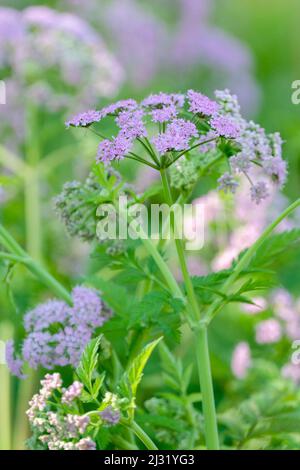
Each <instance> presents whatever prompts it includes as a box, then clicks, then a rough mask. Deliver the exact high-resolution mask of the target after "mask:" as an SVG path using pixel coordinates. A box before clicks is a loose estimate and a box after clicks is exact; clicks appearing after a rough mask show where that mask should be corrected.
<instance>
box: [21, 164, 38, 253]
mask: <svg viewBox="0 0 300 470" xmlns="http://www.w3.org/2000/svg"><path fill="white" fill-rule="evenodd" d="M24 196H25V199H24V201H25V224H26V248H27V251H28V253H29V254H30V256H32V257H33V258H34V259H36V260H38V261H40V260H41V259H42V237H41V218H40V213H41V210H40V189H39V179H38V174H37V170H36V169H35V168H30V169H28V171H27V172H26V174H25V175H24Z"/></svg>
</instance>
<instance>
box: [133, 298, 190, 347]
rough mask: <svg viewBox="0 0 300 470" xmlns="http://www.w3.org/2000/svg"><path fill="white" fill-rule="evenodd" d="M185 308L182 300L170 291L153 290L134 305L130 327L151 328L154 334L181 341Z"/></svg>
mask: <svg viewBox="0 0 300 470" xmlns="http://www.w3.org/2000/svg"><path fill="white" fill-rule="evenodd" d="M183 308H184V307H183V303H182V301H181V300H180V299H174V298H173V297H172V296H171V295H170V294H169V293H168V292H161V291H159V292H158V291H153V292H151V293H149V294H146V295H145V297H144V298H143V299H142V300H141V302H139V303H136V304H135V305H134V306H133V307H132V309H131V312H130V318H129V323H128V328H131V329H134V328H138V329H140V328H141V327H142V328H144V329H146V328H149V329H151V330H152V334H153V336H160V335H163V336H164V337H166V338H169V339H170V340H172V341H173V342H174V340H175V341H179V339H180V326H181V321H180V315H181V313H182V311H183Z"/></svg>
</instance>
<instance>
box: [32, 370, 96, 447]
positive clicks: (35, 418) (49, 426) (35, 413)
mask: <svg viewBox="0 0 300 470" xmlns="http://www.w3.org/2000/svg"><path fill="white" fill-rule="evenodd" d="M41 385H42V387H41V389H40V391H39V393H37V394H36V395H34V396H33V397H32V399H31V400H30V402H29V409H28V410H27V412H26V414H27V417H28V419H29V422H30V424H31V426H32V428H33V429H34V430H35V432H36V434H37V436H38V441H39V443H40V444H42V445H44V446H46V448H47V449H48V450H96V444H95V442H94V441H93V440H92V439H91V438H90V437H89V436H87V435H86V432H87V430H88V426H89V424H90V418H89V416H88V415H87V414H83V415H80V414H78V413H79V411H78V406H77V403H76V399H77V398H78V397H79V396H80V393H79V390H80V392H81V390H82V388H83V385H82V384H79V382H74V383H73V384H71V385H70V387H69V388H68V389H67V390H65V389H63V388H62V379H61V376H60V374H58V373H54V374H52V375H51V374H47V375H46V376H45V378H44V379H43V380H41ZM70 390H74V391H75V390H76V391H77V392H76V393H73V392H72V394H70V392H69V397H68V400H64V398H65V396H66V393H68V391H70ZM53 392H56V396H57V394H59V395H61V397H62V399H61V402H62V403H65V404H67V405H68V410H67V411H65V408H61V409H60V408H59V407H58V406H56V407H55V411H53V407H52V405H51V398H52V395H53ZM71 395H72V396H71Z"/></svg>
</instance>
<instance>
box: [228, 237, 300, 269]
mask: <svg viewBox="0 0 300 470" xmlns="http://www.w3.org/2000/svg"><path fill="white" fill-rule="evenodd" d="M296 247H297V248H300V229H293V230H289V231H285V232H280V233H277V234H275V235H272V236H270V237H268V238H267V240H266V241H265V242H264V243H263V244H262V245H261V246H260V248H259V249H258V250H257V251H256V253H255V255H254V256H253V258H252V260H251V261H250V264H249V266H248V268H269V267H270V266H272V265H277V264H278V262H279V261H280V257H281V256H282V255H283V256H284V258H285V260H286V256H287V254H288V252H291V250H293V249H295V248H296ZM246 251H247V250H245V251H243V252H242V253H240V255H239V257H238V259H237V260H235V261H234V263H233V267H234V266H235V264H236V263H237V261H238V260H239V259H240V258H241V256H242V255H243V254H244V253H245V252H246Z"/></svg>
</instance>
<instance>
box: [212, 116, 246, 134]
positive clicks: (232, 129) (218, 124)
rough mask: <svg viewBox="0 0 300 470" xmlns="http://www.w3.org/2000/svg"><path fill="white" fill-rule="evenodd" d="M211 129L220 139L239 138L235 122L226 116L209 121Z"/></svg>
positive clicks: (237, 126) (238, 129)
mask: <svg viewBox="0 0 300 470" xmlns="http://www.w3.org/2000/svg"><path fill="white" fill-rule="evenodd" d="M210 124H211V126H212V128H213V129H214V130H215V131H216V132H217V133H218V135H219V136H221V137H227V138H229V139H235V138H237V137H238V136H239V133H240V128H239V125H238V124H237V122H236V121H235V120H234V119H233V118H231V117H228V116H223V115H218V116H214V117H213V118H212V119H211V120H210Z"/></svg>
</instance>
